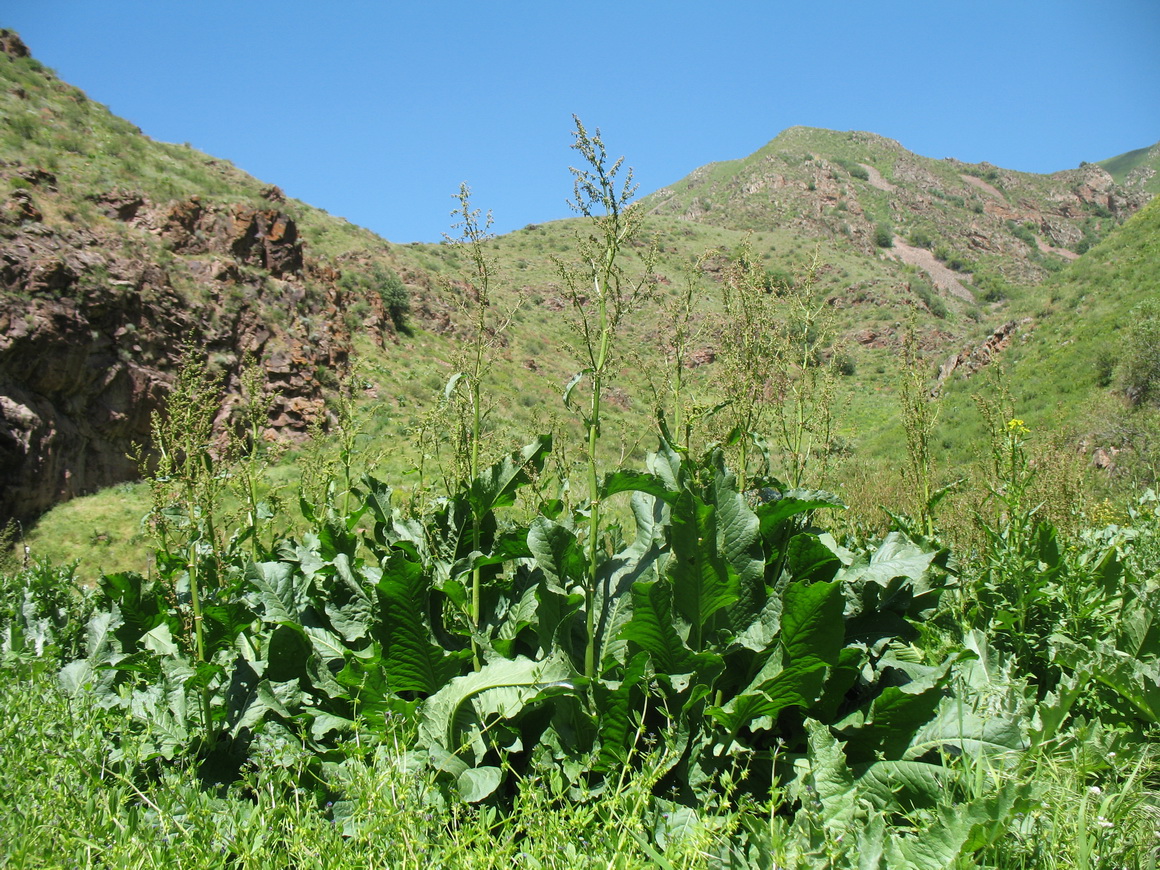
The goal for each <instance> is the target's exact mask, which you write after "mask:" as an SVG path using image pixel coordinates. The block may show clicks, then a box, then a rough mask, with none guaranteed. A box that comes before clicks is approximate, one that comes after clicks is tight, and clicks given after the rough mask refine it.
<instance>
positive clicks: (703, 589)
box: [667, 490, 740, 646]
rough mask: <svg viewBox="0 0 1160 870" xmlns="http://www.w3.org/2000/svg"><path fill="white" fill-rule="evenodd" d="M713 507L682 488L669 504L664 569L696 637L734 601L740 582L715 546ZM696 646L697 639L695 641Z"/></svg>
mask: <svg viewBox="0 0 1160 870" xmlns="http://www.w3.org/2000/svg"><path fill="white" fill-rule="evenodd" d="M717 543H718V541H717V520H716V511H715V509H714V507H713V506H712V505H708V504H705V503H704V502H702V501H701V500H700V499H699V498H698V497H697V496H696V495H695V494H693V493H692V492H690V491H689V490H685V491H684V492H682V493H681V494H680V496H679V497H678V498H677V499H676V501H675V502H674V503H673V505H672V521H671V525H670V527H669V548H670V550H671V553H672V556H671V558H670V559H669V562H668V566H667V573H668V575H669V577H670V578H671V579H672V583H673V603H674V604H675V606H676V608H677V610H678V612H679V613H680V614H681V616H683V617H684V618H685V620H686V621H687V622H688V623H689V624H690V625H691V626H692V627H693V635H694V637H695V638H697V639H698V640H699V639H700V637H701V633H702V629H703V628H705V627H706V624H707V623H708V622H709V620H710V619H711V618H712V617H713V616H714V615H715V614H716V613H717V611H719V610H721V609H722V608H724V607H728V606H729V605H731V604H733V603H734V602H735V601H737V599H738V597H739V596H740V586H739V583H738V580H737V576H736V574H731V573H730V571H729V568H728V566H727V564H726V562H725V559H724V558H723V556H722V555H721V553H720V552H718V549H717ZM695 645H697V646H699V643H697V644H695Z"/></svg>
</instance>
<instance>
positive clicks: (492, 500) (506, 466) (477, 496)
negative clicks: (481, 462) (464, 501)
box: [468, 435, 552, 517]
mask: <svg viewBox="0 0 1160 870" xmlns="http://www.w3.org/2000/svg"><path fill="white" fill-rule="evenodd" d="M551 449H552V438H551V436H549V435H541V436H539V437H538V438H537V439H536V440H535V441H533V442H532V443H531V444H528V445H527V446H526V447H524V448H523V449H522V450H519V451H517V452H515V453H512V454H511V455H510V456H506V457H504V458H503V459H501V460H500V461H499V462H497V463H495V464H494V465H492V466H491V467H490V468H486V469H484V470H483V471H482V472H480V475H479V477H477V478H476V479H475V480H473V481H471V484H470V487H469V489H468V499H469V500H470V503H471V509H472V511H473V512H474V515H475V516H477V517H482V516H484V515H485V514H488V513H490V512H491V511H493V510H494V509H495V508H497V507H507V506H508V505H510V504H512V503H513V502H514V501H515V492H516V490H517V489H519V487H521V486H523V485H524V484H526V483H527V482H528V480H529V477H528V468H529V467H531V468H535V469H537V470H538V469H542V468H543V467H544V459H545V457H546V456H547V455H548V452H549V451H550V450H551Z"/></svg>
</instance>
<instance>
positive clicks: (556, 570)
mask: <svg viewBox="0 0 1160 870" xmlns="http://www.w3.org/2000/svg"><path fill="white" fill-rule="evenodd" d="M528 549H529V550H531V552H532V558H534V559H535V560H536V565H537V566H538V567H539V568H540V570H541V571H543V572H544V574H545V576H546V577H547V578H548V583H549V586H550V587H551V588H552V589H554V590H555V591H556V592H559V593H562V594H565V595H566V594H568V593H569V592H570V591H571V590H572V589H573V588H574V587H576V586H583V585H584V582H585V576H586V574H587V571H588V562H587V559H586V557H585V555H584V553H583V551H582V549H581V547H580V543H579V542H578V541H577V539H576V534H575V532H573V531H572V530H571V529H569V528H567V527H565V526H562V525H560V524H559V523H556V522H553V521H552V520H549V519H546V518H544V517H536V518H535V519H534V520H532V524H531V526H530V527H529V528H528Z"/></svg>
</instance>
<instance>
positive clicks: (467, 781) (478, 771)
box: [456, 767, 503, 804]
mask: <svg viewBox="0 0 1160 870" xmlns="http://www.w3.org/2000/svg"><path fill="white" fill-rule="evenodd" d="M502 780H503V771H502V770H500V769H499V768H498V767H469V768H467V770H465V771H463V773H461V774H459V778H458V779H457V780H456V785H457V787H458V788H459V796H460V797H461V798H463V799H464V800H465V801H467V802H468V803H469V804H475V803H479V802H480V801H481V800H483V799H484V798H486V797H490V796H491V794H492V792H494V791H495V790H496V789H497V788H499V784H500V782H501V781H502Z"/></svg>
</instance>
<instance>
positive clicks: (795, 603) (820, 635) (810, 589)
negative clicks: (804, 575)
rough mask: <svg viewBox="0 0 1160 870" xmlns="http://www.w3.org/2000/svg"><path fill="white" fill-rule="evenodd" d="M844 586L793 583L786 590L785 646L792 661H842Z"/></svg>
mask: <svg viewBox="0 0 1160 870" xmlns="http://www.w3.org/2000/svg"><path fill="white" fill-rule="evenodd" d="M844 606H845V605H844V600H843V598H842V589H841V585H840V584H839V583H838V582H836V581H835V582H832V583H791V584H790V585H789V586H787V587H786V590H785V594H784V596H783V607H782V611H781V635H780V638H781V644H782V647H783V648H784V649H785V651H786V654H787V658H788V661H793V660H794V659H798V658H804V657H806V656H811V657H813V658H817V659H820V660H821V661H823V662H826V663H827V664H835V663H837V661H838V652H839V650H840V649H841V648H842V645H843V642H844V638H845V629H844V627H843V624H842V611H843V609H844Z"/></svg>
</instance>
